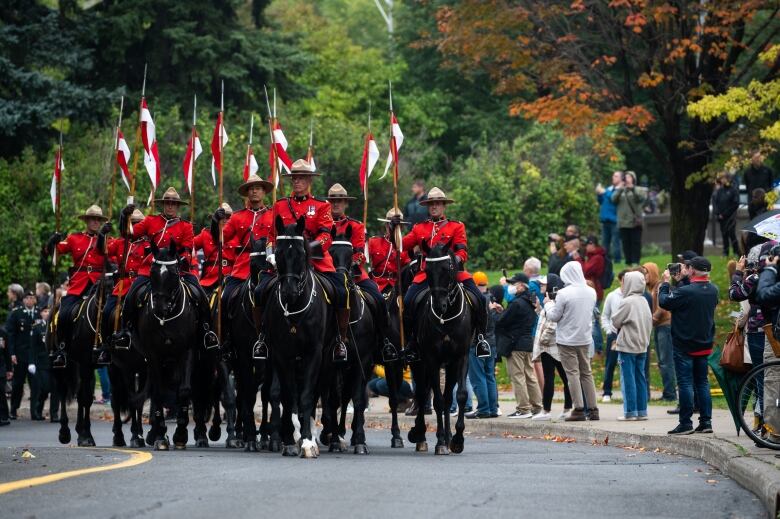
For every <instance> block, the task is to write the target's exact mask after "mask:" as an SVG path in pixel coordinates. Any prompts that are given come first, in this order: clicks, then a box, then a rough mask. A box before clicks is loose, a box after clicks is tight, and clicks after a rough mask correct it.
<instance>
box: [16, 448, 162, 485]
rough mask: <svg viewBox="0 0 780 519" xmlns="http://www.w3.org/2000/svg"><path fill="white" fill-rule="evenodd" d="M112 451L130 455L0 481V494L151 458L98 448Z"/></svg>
mask: <svg viewBox="0 0 780 519" xmlns="http://www.w3.org/2000/svg"><path fill="white" fill-rule="evenodd" d="M100 450H108V451H113V452H121V453H122V454H130V457H129V458H128V459H126V460H124V461H120V462H119V463H112V464H111V465H100V466H97V467H89V468H84V469H76V470H68V471H66V472H57V473H55V474H47V475H46V476H38V477H35V478H26V479H19V480H16V481H9V482H8V483H0V494H6V493H8V492H13V491H14V490H19V489H22V488H30V487H37V486H39V485H47V484H49V483H54V482H56V481H61V480H63V479H68V478H75V477H78V476H84V475H86V474H94V473H96V472H105V471H108V470H116V469H126V468H128V467H134V466H136V465H140V464H141V463H146V462H147V461H149V460H151V459H152V454H151V453H149V452H142V451H130V450H119V449H100Z"/></svg>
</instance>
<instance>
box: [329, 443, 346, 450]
mask: <svg viewBox="0 0 780 519" xmlns="http://www.w3.org/2000/svg"><path fill="white" fill-rule="evenodd" d="M328 452H344V447H343V446H342V445H341V442H330V446H329V447H328Z"/></svg>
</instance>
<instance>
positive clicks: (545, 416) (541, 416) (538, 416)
mask: <svg viewBox="0 0 780 519" xmlns="http://www.w3.org/2000/svg"><path fill="white" fill-rule="evenodd" d="M531 420H538V421H542V420H544V421H549V420H552V415H550V413H546V412H544V411H541V412H538V413H536V414H535V415H533V416H532V417H531Z"/></svg>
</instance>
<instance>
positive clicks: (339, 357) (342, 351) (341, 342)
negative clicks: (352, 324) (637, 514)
mask: <svg viewBox="0 0 780 519" xmlns="http://www.w3.org/2000/svg"><path fill="white" fill-rule="evenodd" d="M336 317H337V319H338V322H339V336H338V340H337V341H336V345H335V346H334V347H333V362H346V361H347V344H346V342H347V333H348V330H349V308H339V309H338V310H337V311H336Z"/></svg>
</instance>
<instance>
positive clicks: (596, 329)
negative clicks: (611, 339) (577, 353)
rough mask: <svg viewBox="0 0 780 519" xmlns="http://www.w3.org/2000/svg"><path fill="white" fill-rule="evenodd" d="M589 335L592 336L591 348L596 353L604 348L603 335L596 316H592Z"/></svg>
mask: <svg viewBox="0 0 780 519" xmlns="http://www.w3.org/2000/svg"><path fill="white" fill-rule="evenodd" d="M591 336H592V337H593V349H594V350H595V352H596V353H601V350H602V349H603V348H604V336H603V335H602V334H601V323H599V318H598V317H594V318H593V330H592V332H591Z"/></svg>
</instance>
